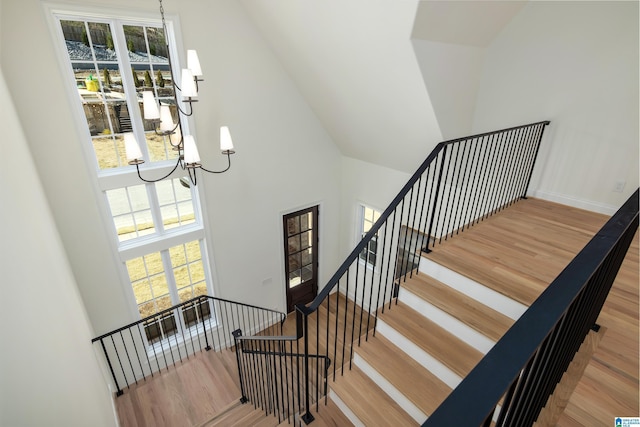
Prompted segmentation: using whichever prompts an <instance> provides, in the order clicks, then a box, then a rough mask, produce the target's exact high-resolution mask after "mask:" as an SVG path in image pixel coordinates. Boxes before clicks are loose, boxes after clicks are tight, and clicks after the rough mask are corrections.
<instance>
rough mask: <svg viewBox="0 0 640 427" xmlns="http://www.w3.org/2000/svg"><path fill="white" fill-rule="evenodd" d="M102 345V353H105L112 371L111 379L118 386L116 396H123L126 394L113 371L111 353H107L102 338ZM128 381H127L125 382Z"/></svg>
mask: <svg viewBox="0 0 640 427" xmlns="http://www.w3.org/2000/svg"><path fill="white" fill-rule="evenodd" d="M100 345H101V346H102V351H103V352H104V357H105V358H106V359H107V365H109V371H111V377H112V378H113V383H114V384H115V386H116V390H117V391H116V396H122V394H123V393H124V392H123V391H122V389H121V388H120V385H119V384H118V380H117V378H116V373H115V372H114V371H113V366H112V365H111V359H110V358H109V353H107V347H106V346H105V345H104V340H103V339H102V338H100ZM125 381H126V380H125Z"/></svg>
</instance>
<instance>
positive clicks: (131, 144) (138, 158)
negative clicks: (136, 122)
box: [124, 132, 144, 165]
mask: <svg viewBox="0 0 640 427" xmlns="http://www.w3.org/2000/svg"><path fill="white" fill-rule="evenodd" d="M124 151H125V153H126V156H127V162H129V164H130V165H135V164H140V163H143V162H144V160H143V159H142V151H140V145H139V144H138V140H137V139H136V137H135V135H134V134H133V132H127V133H125V134H124Z"/></svg>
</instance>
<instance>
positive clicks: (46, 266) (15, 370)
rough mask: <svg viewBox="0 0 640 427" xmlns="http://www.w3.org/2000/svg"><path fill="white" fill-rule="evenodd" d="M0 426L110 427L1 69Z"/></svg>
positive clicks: (107, 401)
mask: <svg viewBox="0 0 640 427" xmlns="http://www.w3.org/2000/svg"><path fill="white" fill-rule="evenodd" d="M0 116H1V117H2V120H3V121H2V123H3V125H2V129H3V137H2V138H1V139H0V151H2V153H3V156H4V158H5V159H6V160H7V161H6V162H5V163H4V164H3V165H2V167H1V168H0V183H1V185H0V201H1V202H0V203H2V205H1V206H0V241H1V242H2V251H1V253H0V271H2V294H3V295H2V298H0V324H2V328H0V331H1V332H0V342H2V351H0V425H2V426H7V427H9V426H20V427H31V426H33V427H36V426H43V425H48V426H69V427H76V426H77V427H84V426H89V425H90V426H105V427H106V426H115V425H116V420H115V415H114V412H113V408H112V401H111V398H110V395H109V392H108V389H107V386H106V382H105V379H104V378H103V376H102V373H101V371H100V367H99V364H98V360H97V358H96V355H95V353H94V351H93V348H92V345H91V338H92V331H91V328H90V327H89V324H88V319H87V316H86V313H85V311H84V307H83V305H82V301H81V299H80V295H79V294H78V289H77V287H76V284H75V280H74V277H73V274H72V272H71V268H70V266H69V263H68V260H67V258H66V254H65V251H64V248H63V246H62V243H61V241H60V237H59V235H58V232H57V230H56V225H55V224H54V222H53V221H52V217H51V214H50V211H49V206H48V205H47V201H46V199H45V196H44V193H43V190H42V186H41V185H40V182H39V179H38V176H37V175H36V174H33V173H32V172H33V170H34V168H35V164H34V163H33V160H32V158H31V154H30V153H29V149H28V148H27V144H26V140H25V137H24V134H23V132H22V129H21V127H20V122H19V120H18V117H17V114H16V112H15V109H14V107H13V104H12V102H11V98H10V94H9V92H8V90H7V87H6V85H5V79H4V74H3V73H2V71H1V70H0Z"/></svg>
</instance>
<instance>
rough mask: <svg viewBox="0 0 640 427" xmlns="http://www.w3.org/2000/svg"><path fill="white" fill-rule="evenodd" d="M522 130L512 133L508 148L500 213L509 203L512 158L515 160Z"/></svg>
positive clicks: (501, 191)
mask: <svg viewBox="0 0 640 427" xmlns="http://www.w3.org/2000/svg"><path fill="white" fill-rule="evenodd" d="M519 132H520V129H515V130H513V131H511V132H510V138H509V144H508V145H507V147H506V152H505V154H506V161H505V166H504V173H503V175H502V185H501V190H500V207H499V208H498V212H500V211H502V210H503V209H504V208H505V207H506V206H507V203H508V200H507V195H508V189H509V175H510V172H511V165H512V161H511V160H512V158H513V147H514V145H515V144H516V142H517V140H518V135H519Z"/></svg>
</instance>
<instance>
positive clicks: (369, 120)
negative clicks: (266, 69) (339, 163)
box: [243, 0, 525, 172]
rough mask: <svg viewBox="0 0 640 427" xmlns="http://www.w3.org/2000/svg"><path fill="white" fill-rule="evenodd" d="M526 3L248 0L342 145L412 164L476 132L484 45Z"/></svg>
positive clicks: (386, 161)
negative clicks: (436, 148)
mask: <svg viewBox="0 0 640 427" xmlns="http://www.w3.org/2000/svg"><path fill="white" fill-rule="evenodd" d="M524 4H525V2H511V1H462V2H458V1H430V0H429V1H417V0H402V1H398V0H323V1H322V2H310V1H305V2H300V1H296V0H244V1H243V6H244V8H245V10H246V11H247V14H248V15H249V16H250V18H251V19H252V20H253V22H254V24H255V26H256V28H257V29H258V31H260V32H261V33H262V36H263V38H264V39H265V40H266V41H267V43H268V44H269V45H270V47H271V49H272V50H273V51H274V53H275V54H276V55H277V56H278V58H279V60H280V61H281V63H282V65H283V67H284V68H285V70H286V71H287V73H288V74H289V75H290V77H291V78H292V79H293V80H294V82H295V83H296V85H297V86H298V89H299V90H300V92H301V93H302V95H303V96H304V97H305V98H306V99H307V102H308V104H309V105H310V106H311V108H312V109H313V110H314V112H315V114H316V115H317V116H318V118H319V119H320V120H321V121H322V123H323V125H324V127H325V129H326V130H327V132H328V133H329V134H330V135H331V137H332V138H333V140H334V141H335V143H336V144H337V145H338V147H339V148H340V150H341V151H342V153H343V154H344V155H346V156H349V157H353V158H357V159H360V160H363V161H367V162H371V163H374V164H379V165H382V166H386V167H390V168H393V169H397V170H402V171H406V172H412V171H413V170H415V168H416V166H417V165H419V164H420V163H421V161H422V160H423V159H424V158H425V157H426V155H427V154H428V153H429V152H430V151H431V150H432V148H433V147H434V146H435V145H436V144H437V143H438V142H440V141H442V140H444V139H449V138H453V137H457V136H462V135H464V134H468V132H469V131H471V129H472V122H473V112H474V107H475V97H476V92H477V89H478V84H479V80H480V76H481V72H482V63H483V59H484V50H485V49H486V47H487V46H489V45H490V44H491V42H492V40H493V39H494V38H495V37H496V35H497V34H499V33H500V31H501V30H502V29H503V28H504V26H505V25H508V23H509V22H510V20H511V19H512V18H513V17H514V16H515V15H516V14H517V13H518V12H519V11H520V9H521V8H522V7H523V5H524Z"/></svg>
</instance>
